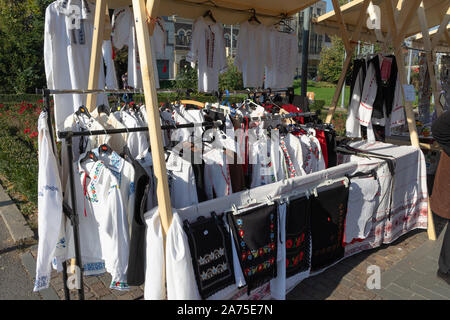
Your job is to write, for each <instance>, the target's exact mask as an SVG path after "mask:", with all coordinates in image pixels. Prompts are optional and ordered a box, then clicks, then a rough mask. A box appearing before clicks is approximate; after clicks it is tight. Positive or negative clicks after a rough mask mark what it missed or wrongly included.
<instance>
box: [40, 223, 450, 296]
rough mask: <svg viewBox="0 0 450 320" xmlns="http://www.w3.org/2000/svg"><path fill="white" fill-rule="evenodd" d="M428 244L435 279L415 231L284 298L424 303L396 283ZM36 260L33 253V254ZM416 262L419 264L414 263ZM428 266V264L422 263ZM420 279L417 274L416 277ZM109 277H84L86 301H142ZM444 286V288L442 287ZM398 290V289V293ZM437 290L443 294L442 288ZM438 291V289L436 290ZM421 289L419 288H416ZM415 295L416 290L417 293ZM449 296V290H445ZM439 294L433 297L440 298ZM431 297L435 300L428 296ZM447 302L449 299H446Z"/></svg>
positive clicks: (58, 284)
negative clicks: (376, 279) (374, 278)
mask: <svg viewBox="0 0 450 320" xmlns="http://www.w3.org/2000/svg"><path fill="white" fill-rule="evenodd" d="M435 225H436V232H437V233H438V235H439V234H441V233H442V230H443V228H444V227H445V221H444V220H443V219H440V218H439V217H437V216H435ZM425 244H427V245H428V246H432V247H433V248H435V249H434V251H435V254H434V255H435V257H430V259H431V260H430V261H431V262H432V265H431V266H430V268H431V269H430V270H429V271H428V275H427V276H428V277H431V278H432V279H435V280H436V281H438V280H437V278H436V277H435V272H436V270H435V269H436V268H437V256H438V254H439V250H438V249H439V248H440V243H438V242H437V241H429V240H428V235H427V232H426V230H415V231H411V232H410V233H408V234H406V235H404V236H402V237H401V238H399V239H398V240H396V241H395V242H393V243H392V244H389V245H383V246H381V247H379V248H376V249H372V250H368V251H364V252H361V253H359V254H356V255H354V256H351V257H348V258H346V259H344V260H342V261H341V262H339V263H338V264H336V265H334V266H333V267H331V268H329V269H327V270H326V271H324V272H322V273H320V274H319V275H316V276H313V277H310V278H308V279H305V280H304V281H302V282H301V283H300V284H299V285H298V286H297V287H295V288H294V289H293V290H292V291H291V292H290V293H289V294H288V296H287V299H289V300H384V299H402V298H405V299H409V298H411V299H414V298H419V299H422V298H423V299H426V298H427V297H426V296H425V295H424V294H419V293H414V292H413V290H411V288H403V287H401V286H400V284H401V282H400V284H397V283H398V281H400V280H401V279H402V277H401V276H402V275H403V279H406V280H408V276H409V275H410V274H411V275H412V276H414V272H415V271H414V266H411V270H409V269H408V268H409V267H408V265H405V263H403V262H404V261H405V259H409V260H408V261H413V262H414V260H415V258H414V257H415V256H414V255H415V252H416V251H418V249H419V248H420V247H422V246H424V245H425ZM32 254H33V255H34V256H35V254H36V252H32ZM417 261H418V262H419V260H417ZM421 263H422V264H423V263H427V264H430V263H429V262H427V261H425V262H421ZM370 265H376V266H378V267H380V270H381V277H382V279H383V277H384V275H386V281H383V280H382V288H381V290H376V289H375V290H369V289H367V287H366V282H367V279H368V277H369V276H370V275H369V274H367V268H368V267H369V266H370ZM397 266H398V268H400V267H403V268H406V269H405V270H406V271H408V272H407V273H404V274H403V273H401V272H400V273H399V272H397V271H396V268H397ZM393 274H394V275H395V276H396V279H397V278H399V279H400V280H398V281H397V283H390V282H387V281H389V280H390V279H391V278H392V279H394V278H395V277H394V278H393ZM419 276H420V274H419ZM422 276H423V275H422ZM110 281H111V276H110V275H109V274H105V275H103V276H100V277H85V278H84V287H85V288H84V292H85V299H86V300H137V299H142V298H143V294H144V291H143V287H131V290H130V291H117V290H110V289H109V284H110ZM51 285H52V287H53V288H54V289H55V291H56V292H57V294H58V296H59V297H60V299H64V298H65V297H64V288H63V280H62V276H61V274H57V273H56V272H53V274H52V280H51ZM445 285H446V284H445ZM399 288H400V289H399ZM439 288H440V289H442V290H444V289H446V288H444V286H443V285H442V284H441V287H439ZM439 288H438V289H439ZM419 289H420V288H419ZM416 291H417V290H416ZM448 292H449V295H450V286H449V288H448ZM443 296H444V295H443V294H441V295H439V296H436V297H443ZM431 297H434V296H433V295H431ZM444 297H445V296H444ZM449 298H450V296H449ZM71 299H74V300H76V299H78V294H77V291H75V290H72V291H71Z"/></svg>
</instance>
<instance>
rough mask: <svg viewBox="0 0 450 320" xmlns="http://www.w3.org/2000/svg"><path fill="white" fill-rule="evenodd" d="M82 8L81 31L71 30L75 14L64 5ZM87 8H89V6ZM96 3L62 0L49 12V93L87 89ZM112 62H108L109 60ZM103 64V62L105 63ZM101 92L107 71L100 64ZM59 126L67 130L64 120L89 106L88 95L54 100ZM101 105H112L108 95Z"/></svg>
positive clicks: (46, 43) (101, 96)
mask: <svg viewBox="0 0 450 320" xmlns="http://www.w3.org/2000/svg"><path fill="white" fill-rule="evenodd" d="M64 3H65V5H66V6H67V8H68V5H69V4H70V5H75V6H78V7H79V8H82V10H81V9H80V12H81V13H82V16H81V20H80V21H79V22H80V24H79V26H80V27H79V29H69V26H70V25H71V24H72V20H73V19H72V17H70V16H69V15H70V14H71V11H69V10H65V9H64V8H63V4H64ZM85 4H87V7H86V6H85ZM94 15H95V3H94V2H91V1H82V0H71V1H70V3H68V1H65V0H58V1H55V2H53V3H51V4H50V5H49V6H48V7H47V9H46V11H45V27H44V29H45V31H44V63H45V74H46V78H47V87H48V88H49V89H87V86H88V80H89V66H90V56H91V47H92V34H93V30H94ZM105 60H106V61H108V59H105ZM102 61H103V59H102ZM97 87H98V88H105V71H104V67H103V62H101V63H100V70H99V80H98V84H97ZM54 101H55V124H56V128H57V130H59V131H62V130H63V126H64V125H63V124H64V120H65V119H66V118H67V116H69V115H70V114H72V113H73V112H74V111H76V110H78V108H79V107H80V106H81V105H86V95H82V94H59V95H55V96H54ZM96 101H97V105H100V104H104V105H108V99H107V97H106V96H105V95H104V94H99V95H97V100H96Z"/></svg>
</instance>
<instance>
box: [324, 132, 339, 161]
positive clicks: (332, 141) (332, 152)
mask: <svg viewBox="0 0 450 320" xmlns="http://www.w3.org/2000/svg"><path fill="white" fill-rule="evenodd" d="M325 139H326V143H327V156H328V167H327V168H331V167H335V166H336V165H337V153H336V131H334V130H326V131H325Z"/></svg>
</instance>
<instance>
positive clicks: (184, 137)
mask: <svg viewBox="0 0 450 320" xmlns="http://www.w3.org/2000/svg"><path fill="white" fill-rule="evenodd" d="M173 119H174V121H175V123H176V124H188V123H202V122H204V121H205V117H204V116H203V110H196V109H186V107H185V106H180V107H179V108H177V109H175V111H174V114H173ZM203 131H204V130H203V128H202V127H200V126H198V127H194V128H183V129H175V130H172V133H171V139H172V141H179V142H183V141H191V140H192V139H191V138H190V137H191V136H194V137H195V138H196V139H199V138H201V137H202V134H203Z"/></svg>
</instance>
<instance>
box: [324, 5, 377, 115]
mask: <svg viewBox="0 0 450 320" xmlns="http://www.w3.org/2000/svg"><path fill="white" fill-rule="evenodd" d="M369 3H370V0H364V3H363V6H362V8H361V11H360V13H359V17H358V25H357V27H356V30H355V31H354V34H353V36H352V40H356V39H359V36H360V35H361V31H362V25H363V22H364V17H365V16H366V10H367V7H368V6H369ZM334 5H335V4H334V2H333V6H334ZM337 5H338V4H337ZM338 10H339V12H340V9H338ZM335 12H336V7H335ZM339 19H341V21H340V22H341V24H344V21H343V17H342V14H341V15H340V18H339ZM345 36H348V34H346V33H345V34H343V35H342V37H345ZM347 40H348V39H347ZM348 42H349V46H350V50H346V54H347V57H346V58H345V60H344V64H343V66H342V71H341V75H340V77H339V80H338V83H337V86H336V89H335V91H334V96H333V99H332V100H331V105H330V107H329V109H328V114H327V117H326V119H325V123H331V120H332V119H333V116H334V113H335V112H336V106H337V102H338V99H339V95H340V94H341V90H342V88H343V86H344V83H345V76H346V74H347V70H348V67H349V66H350V62H351V61H352V57H353V51H354V50H355V46H356V45H355V44H351V43H350V41H348Z"/></svg>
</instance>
